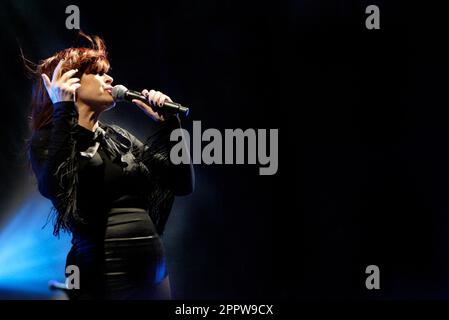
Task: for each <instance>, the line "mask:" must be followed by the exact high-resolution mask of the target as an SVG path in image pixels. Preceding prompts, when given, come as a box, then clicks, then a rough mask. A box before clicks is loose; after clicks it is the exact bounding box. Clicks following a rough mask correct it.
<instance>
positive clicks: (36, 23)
mask: <svg viewBox="0 0 449 320" xmlns="http://www.w3.org/2000/svg"><path fill="white" fill-rule="evenodd" d="M69 4H77V5H78V6H79V8H80V11H81V28H82V29H83V31H84V32H86V33H89V34H98V35H100V36H102V37H103V38H104V39H105V41H106V45H107V46H108V48H109V53H110V60H111V63H112V71H111V75H112V76H113V77H114V79H115V80H114V82H115V83H116V84H117V83H124V84H126V85H127V86H128V87H129V88H134V89H136V90H137V89H142V88H144V87H146V88H155V89H157V90H160V91H162V92H164V93H166V94H168V95H169V96H171V97H172V99H173V100H175V101H179V102H181V103H182V104H184V105H186V106H189V107H190V108H191V110H192V113H191V116H190V120H189V121H186V122H185V123H184V126H185V127H186V128H188V129H189V130H190V129H191V120H201V121H202V126H203V130H204V129H206V128H217V129H219V130H220V131H221V132H224V129H225V128H243V129H246V128H267V129H268V128H278V129H279V137H280V140H279V145H280V152H279V170H278V173H277V174H276V175H274V176H259V175H258V168H257V166H254V165H228V166H225V165H222V166H220V165H214V166H206V165H199V166H196V174H197V176H196V178H197V188H196V191H195V193H194V194H193V195H191V196H188V197H185V198H180V199H178V200H177V202H176V205H175V210H174V212H172V216H171V217H170V220H169V225H168V228H169V229H170V230H168V231H167V234H166V235H165V236H164V237H165V241H166V246H167V249H168V255H169V259H170V262H169V268H170V271H171V279H172V280H171V281H172V283H173V286H174V287H175V288H176V296H175V297H176V298H187V299H209V298H237V299H238V298H276V299H336V298H338V299H341V298H343V299H347V298H350V299H377V298H387V299H390V298H391V299H396V298H398V299H405V298H419V299H424V298H431V299H437V298H445V297H447V296H448V293H447V288H448V287H449V276H448V274H449V273H448V270H449V245H448V244H449V219H448V217H449V166H448V164H449V152H448V148H447V145H448V142H447V141H448V135H449V132H448V131H449V126H448V124H447V119H448V112H447V101H448V97H447V92H448V90H447V89H446V87H447V83H448V81H447V74H448V72H447V71H448V69H449V63H448V57H449V55H448V54H449V52H448V49H449V48H448V45H447V43H448V41H449V32H448V31H449V30H448V27H446V23H445V16H444V10H443V8H438V7H435V6H432V5H430V4H429V5H424V4H422V5H420V6H414V7H413V6H412V4H410V3H406V2H402V3H401V2H397V1H395V2H394V3H392V2H391V1H390V2H388V3H387V1H369V2H368V1H349V0H348V1H316V0H315V1H312V0H308V1H272V2H259V1H247V2H243V1H242V2H238V1H220V2H212V1H158V2H132V1H126V2H124V3H113V2H110V1H95V2H94V1H86V2H84V1H77V2H68V1H67V2H66V1H56V2H52V3H49V2H43V1H42V2H40V3H37V2H35V3H32V2H27V1H3V2H2V4H1V5H0V6H1V10H0V15H1V16H0V28H1V31H0V34H1V37H2V39H1V43H2V50H1V59H0V61H1V72H0V77H1V80H2V88H3V90H2V91H3V94H2V98H3V99H2V103H1V104H2V113H3V114H2V117H1V120H2V122H1V123H2V125H1V126H0V130H1V135H0V139H1V145H2V146H3V147H2V153H1V156H0V171H1V177H2V183H1V185H0V208H1V209H2V210H5V208H6V207H7V206H8V199H10V198H11V197H12V195H13V194H14V193H20V192H21V190H23V189H24V188H30V186H24V185H23V184H24V182H23V181H24V179H23V177H24V176H26V175H27V172H26V170H25V159H24V157H23V155H21V150H22V149H23V140H24V139H25V138H26V137H27V135H28V134H29V131H28V129H27V121H26V120H27V115H28V113H29V107H28V101H29V95H30V84H31V83H30V81H29V80H27V79H26V77H25V76H24V72H23V68H22V66H21V60H20V57H19V49H18V47H19V44H20V46H21V47H22V48H23V51H24V54H25V56H27V57H28V58H29V59H31V60H33V61H38V60H39V59H43V58H46V57H47V56H49V55H51V54H53V53H54V52H55V51H57V50H61V49H63V48H65V47H67V46H70V45H73V44H75V43H76V41H77V40H76V32H74V31H70V30H67V29H66V28H65V19H66V17H67V15H66V14H65V8H66V6H67V5H69ZM370 4H376V5H378V6H379V8H380V14H381V29H380V30H367V29H366V28H365V19H366V16H367V15H366V14H365V8H366V7H367V6H368V5H370ZM104 119H105V120H110V121H114V122H117V123H118V124H120V125H123V126H124V127H125V128H128V129H129V130H130V131H132V132H134V133H136V135H137V136H139V137H141V138H143V137H145V136H146V135H147V134H149V133H151V131H152V130H153V129H154V124H153V123H151V120H150V119H148V118H146V117H145V116H144V115H143V114H142V113H140V112H139V111H138V110H136V108H134V107H133V106H130V105H120V107H119V108H116V109H114V110H113V111H110V113H109V114H108V115H106V114H105V115H104ZM5 219H6V218H5ZM1 221H2V217H1V216H0V222H1ZM18 232H20V230H18ZM371 264H374V265H378V266H379V268H380V271H381V290H378V291H369V290H367V289H366V288H365V278H366V274H365V268H366V267H367V266H368V265H371ZM0 267H1V266H0Z"/></svg>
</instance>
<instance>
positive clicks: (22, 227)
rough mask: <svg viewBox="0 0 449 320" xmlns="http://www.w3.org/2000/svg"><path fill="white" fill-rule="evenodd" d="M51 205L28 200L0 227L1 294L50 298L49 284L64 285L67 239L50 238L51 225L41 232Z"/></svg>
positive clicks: (35, 198)
mask: <svg viewBox="0 0 449 320" xmlns="http://www.w3.org/2000/svg"><path fill="white" fill-rule="evenodd" d="M50 209H51V203H50V202H49V201H48V200H46V199H44V198H42V197H41V196H40V195H38V194H35V195H32V196H30V197H29V198H28V199H27V200H26V201H25V202H24V203H23V204H22V205H21V206H20V207H19V208H18V209H17V211H16V212H15V213H13V214H11V215H10V216H11V219H10V220H9V221H7V222H6V224H5V225H3V226H2V227H0V290H11V291H16V292H26V293H28V294H29V293H35V294H39V295H41V296H42V295H44V296H45V295H48V296H50V295H52V293H51V291H50V290H49V289H48V281H49V280H51V279H55V280H58V281H62V282H64V277H65V275H64V271H65V259H66V255H67V252H68V251H69V250H70V246H71V244H70V235H68V234H65V233H61V236H60V238H59V239H58V238H57V237H55V236H53V226H52V224H51V223H48V225H47V226H46V227H45V228H44V229H42V226H43V225H44V224H45V223H46V221H47V217H48V214H49V212H50Z"/></svg>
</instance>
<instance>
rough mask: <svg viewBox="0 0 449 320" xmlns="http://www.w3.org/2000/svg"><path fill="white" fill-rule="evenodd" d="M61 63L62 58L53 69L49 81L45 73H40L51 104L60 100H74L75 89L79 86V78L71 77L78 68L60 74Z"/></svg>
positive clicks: (62, 61)
mask: <svg viewBox="0 0 449 320" xmlns="http://www.w3.org/2000/svg"><path fill="white" fill-rule="evenodd" d="M63 63H64V59H61V61H59V63H58V65H57V66H56V68H55V71H53V77H52V79H51V81H50V79H49V78H48V76H47V75H46V74H44V73H43V74H42V80H43V81H44V85H45V89H47V93H48V95H49V96H50V99H51V102H52V103H53V104H55V103H57V102H61V101H75V91H76V89H78V88H79V87H80V86H81V84H80V83H79V81H80V79H79V78H72V76H73V75H74V74H75V73H77V72H78V69H72V70H69V71H67V72H66V73H64V74H63V75H61V68H62V64H63Z"/></svg>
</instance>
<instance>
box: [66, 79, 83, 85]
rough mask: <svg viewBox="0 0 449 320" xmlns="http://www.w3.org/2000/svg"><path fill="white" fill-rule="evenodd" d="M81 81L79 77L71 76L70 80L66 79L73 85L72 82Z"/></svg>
mask: <svg viewBox="0 0 449 320" xmlns="http://www.w3.org/2000/svg"><path fill="white" fill-rule="evenodd" d="M79 81H80V79H79V78H70V79H68V80H67V81H66V83H67V84H69V85H71V84H73V83H77V82H79Z"/></svg>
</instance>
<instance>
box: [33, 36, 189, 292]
mask: <svg viewBox="0 0 449 320" xmlns="http://www.w3.org/2000/svg"><path fill="white" fill-rule="evenodd" d="M85 37H86V38H87V39H88V40H89V41H90V43H91V46H90V47H86V48H68V49H65V50H63V51H60V52H58V53H56V54H55V55H53V56H51V57H49V58H47V59H45V60H43V61H41V63H40V64H39V65H37V68H36V69H35V70H34V72H35V74H36V75H37V77H36V82H35V84H34V88H33V100H32V114H31V127H32V137H31V139H30V149H29V155H30V161H31V165H32V168H33V172H34V174H35V176H36V178H37V182H38V188H39V191H40V193H41V194H42V195H43V196H44V197H46V198H48V199H50V200H51V201H52V203H53V206H54V208H53V209H54V210H53V212H54V214H55V215H54V218H55V219H54V234H55V235H58V234H59V232H60V230H64V231H67V232H70V233H71V234H72V248H71V250H70V252H69V254H68V255H67V261H66V265H67V266H68V265H74V266H77V267H78V268H79V273H80V288H79V289H72V290H68V294H69V298H70V299H170V284H169V277H168V274H167V268H166V260H165V253H164V246H163V243H162V241H161V238H160V235H161V234H162V233H163V231H164V227H165V224H166V221H167V218H168V215H169V213H170V210H171V206H172V204H173V200H174V196H175V195H186V194H189V193H191V192H192V191H193V186H194V179H193V168H192V166H191V164H186V165H173V164H172V163H171V162H170V157H169V155H170V148H171V146H172V144H173V143H175V142H173V143H172V142H170V133H171V132H172V130H174V129H176V128H179V127H180V121H179V118H178V116H176V115H168V114H165V113H162V112H160V111H161V110H162V109H159V107H160V106H162V104H163V103H164V101H165V100H168V101H171V99H170V98H169V97H168V96H166V95H165V94H162V93H161V92H158V91H154V90H151V91H148V90H143V91H142V94H143V95H145V96H146V97H147V98H148V103H143V102H141V101H138V100H134V101H133V102H134V103H135V104H136V105H137V106H138V107H140V108H141V109H142V110H143V111H144V112H145V114H146V115H148V116H149V117H150V118H151V119H153V120H155V121H157V122H160V123H161V124H160V126H161V127H160V129H159V130H158V131H157V132H156V133H155V134H154V135H152V136H151V137H150V138H148V139H147V140H146V141H145V142H144V143H142V142H141V141H139V140H138V139H137V138H136V137H134V136H133V135H132V134H131V133H129V132H128V131H126V130H124V129H123V128H120V127H119V126H116V125H107V124H105V123H102V122H100V121H99V117H100V115H101V114H102V113H103V112H104V111H106V110H109V109H110V108H112V107H113V106H114V105H115V103H114V101H113V98H112V95H111V90H112V81H113V79H112V77H110V76H109V75H108V70H109V62H108V60H107V53H106V50H105V45H104V42H103V41H102V40H101V39H100V38H98V37H88V36H85Z"/></svg>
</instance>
